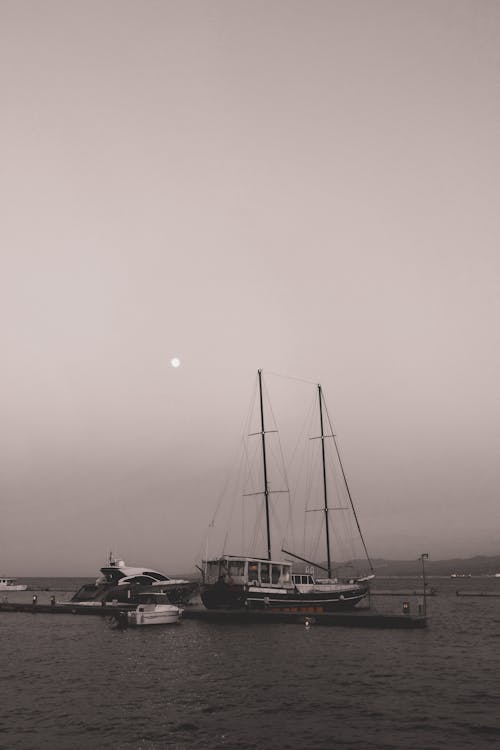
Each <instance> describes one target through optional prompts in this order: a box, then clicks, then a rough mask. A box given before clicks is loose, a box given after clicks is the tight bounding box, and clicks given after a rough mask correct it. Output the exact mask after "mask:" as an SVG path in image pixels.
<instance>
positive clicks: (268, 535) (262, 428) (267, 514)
mask: <svg viewBox="0 0 500 750" xmlns="http://www.w3.org/2000/svg"><path fill="white" fill-rule="evenodd" d="M258 375H259V400H260V425H261V435H262V463H263V469H264V499H265V504H266V530H267V559H268V560H270V559H271V525H270V521H269V483H268V481H267V461H266V430H265V427H264V400H263V396H262V370H259V371H258Z"/></svg>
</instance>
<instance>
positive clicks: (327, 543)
mask: <svg viewBox="0 0 500 750" xmlns="http://www.w3.org/2000/svg"><path fill="white" fill-rule="evenodd" d="M318 399H319V422H320V427H321V460H322V462H323V499H324V503H325V506H324V511H325V529H326V559H327V564H328V578H331V577H332V558H331V552H330V523H329V519H328V492H327V486H326V463H325V432H324V429H323V392H322V390H321V385H320V384H319V383H318Z"/></svg>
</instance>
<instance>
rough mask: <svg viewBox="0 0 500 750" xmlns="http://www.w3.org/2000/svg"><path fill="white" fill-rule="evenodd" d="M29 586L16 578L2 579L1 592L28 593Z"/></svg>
mask: <svg viewBox="0 0 500 750" xmlns="http://www.w3.org/2000/svg"><path fill="white" fill-rule="evenodd" d="M27 588H28V586H27V585H26V584H24V583H17V581H16V579H15V578H0V591H26V590H27Z"/></svg>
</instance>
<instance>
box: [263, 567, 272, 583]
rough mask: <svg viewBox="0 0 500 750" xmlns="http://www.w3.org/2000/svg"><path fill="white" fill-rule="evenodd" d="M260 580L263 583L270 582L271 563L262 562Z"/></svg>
mask: <svg viewBox="0 0 500 750" xmlns="http://www.w3.org/2000/svg"><path fill="white" fill-rule="evenodd" d="M260 580H261V583H269V581H270V580H271V579H270V578H269V563H261V564H260Z"/></svg>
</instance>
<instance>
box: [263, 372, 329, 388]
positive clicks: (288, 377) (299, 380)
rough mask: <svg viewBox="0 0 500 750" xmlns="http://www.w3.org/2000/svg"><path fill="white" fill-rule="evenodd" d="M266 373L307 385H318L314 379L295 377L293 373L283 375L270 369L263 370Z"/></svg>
mask: <svg viewBox="0 0 500 750" xmlns="http://www.w3.org/2000/svg"><path fill="white" fill-rule="evenodd" d="M262 372H264V373H265V374H266V375H274V377H276V378H283V379H284V380H295V381H296V382H297V383H307V385H318V384H317V382H316V381H315V380H306V379H305V378H297V377H294V376H293V375H283V374H282V373H280V372H273V371H272V370H263V371H262Z"/></svg>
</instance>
